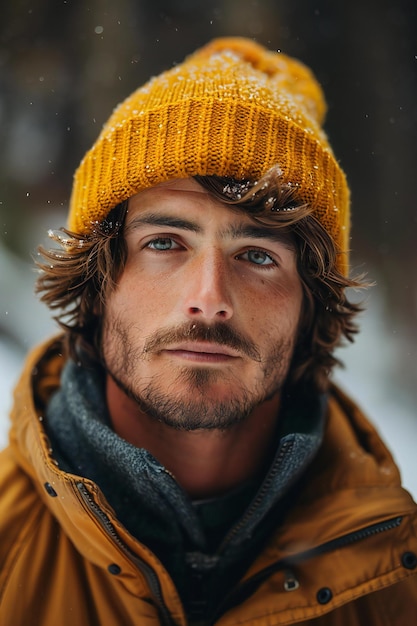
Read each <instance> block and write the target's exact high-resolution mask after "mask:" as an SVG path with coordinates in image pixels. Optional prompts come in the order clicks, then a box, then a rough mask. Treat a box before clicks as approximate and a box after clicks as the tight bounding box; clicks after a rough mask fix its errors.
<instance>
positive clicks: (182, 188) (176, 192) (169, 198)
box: [127, 178, 229, 223]
mask: <svg viewBox="0 0 417 626" xmlns="http://www.w3.org/2000/svg"><path fill="white" fill-rule="evenodd" d="M155 205H156V206H158V208H159V209H160V210H161V211H162V210H163V209H169V208H172V209H177V210H178V209H179V210H181V208H182V207H184V206H186V207H187V208H188V210H191V211H192V209H193V206H194V207H195V213H196V217H197V216H198V213H199V211H198V209H199V208H201V206H207V205H213V206H216V205H217V206H222V207H224V208H225V209H227V208H229V207H228V206H227V205H225V204H224V203H222V202H221V201H220V200H217V199H216V198H214V197H213V196H212V195H211V194H210V193H209V192H208V191H207V190H206V189H204V188H203V187H202V186H201V185H200V184H199V183H198V182H197V181H196V180H194V179H193V178H177V179H175V180H170V181H165V182H163V183H159V184H158V185H155V186H154V187H150V188H149V189H145V190H143V191H140V192H139V193H137V194H136V195H134V196H132V197H131V198H130V199H129V203H128V215H127V222H128V223H129V221H131V220H132V219H133V218H134V216H135V215H136V214H137V213H140V212H143V211H146V209H151V208H152V209H154V208H155Z"/></svg>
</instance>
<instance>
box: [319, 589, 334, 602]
mask: <svg viewBox="0 0 417 626" xmlns="http://www.w3.org/2000/svg"><path fill="white" fill-rule="evenodd" d="M332 598H333V594H332V592H331V590H330V589H329V588H328V587H322V588H321V589H319V590H318V592H317V602H319V603H320V604H327V603H328V602H330V600H331V599H332Z"/></svg>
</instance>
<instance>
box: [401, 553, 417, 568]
mask: <svg viewBox="0 0 417 626" xmlns="http://www.w3.org/2000/svg"><path fill="white" fill-rule="evenodd" d="M401 563H402V564H403V566H404V567H405V568H406V569H415V568H416V567H417V556H416V555H415V554H414V552H404V554H403V555H402V557H401Z"/></svg>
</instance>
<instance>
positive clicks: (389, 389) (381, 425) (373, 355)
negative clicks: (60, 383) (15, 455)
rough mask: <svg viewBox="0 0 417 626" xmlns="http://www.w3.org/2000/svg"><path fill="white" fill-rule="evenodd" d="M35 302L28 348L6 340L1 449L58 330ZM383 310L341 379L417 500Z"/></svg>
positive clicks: (346, 353)
mask: <svg viewBox="0 0 417 626" xmlns="http://www.w3.org/2000/svg"><path fill="white" fill-rule="evenodd" d="M31 298H32V296H30V297H28V296H26V301H25V302H21V303H20V305H21V306H26V307H29V310H33V312H34V314H35V315H34V317H33V318H32V319H34V318H36V319H37V324H33V323H32V324H31V326H30V330H29V329H26V335H25V339H24V342H23V343H24V345H25V348H22V347H18V346H17V344H14V343H12V342H11V341H5V340H4V339H3V340H2V339H1V337H0V448H1V447H3V446H4V445H5V444H6V441H7V430H8V420H7V414H8V411H9V408H10V406H11V401H12V397H11V392H12V388H13V386H14V384H15V382H16V379H17V376H18V374H19V371H20V369H21V366H22V363H23V359H24V351H25V349H27V348H29V347H30V345H33V344H34V343H36V342H37V341H40V340H41V339H42V338H43V337H45V336H46V335H45V330H46V329H48V330H50V332H53V331H54V328H55V327H54V326H53V324H52V323H50V322H49V321H47V312H46V311H44V310H43V309H41V308H37V307H38V306H39V305H38V304H37V303H36V301H35V300H34V298H33V302H32V301H31ZM381 309H382V307H381V306H380V305H379V304H378V303H377V302H373V304H372V306H371V307H370V310H369V312H368V313H366V314H365V315H364V316H363V320H362V324H361V327H362V332H361V334H360V335H359V337H358V339H357V342H356V343H355V344H354V345H353V346H352V347H349V348H345V349H343V351H342V352H341V353H340V356H341V358H342V359H343V360H344V362H345V363H346V366H347V367H346V370H345V371H340V372H339V373H338V375H337V377H336V378H337V381H338V382H339V383H340V384H341V385H342V386H343V387H344V389H345V390H347V391H348V392H349V393H350V394H351V395H352V396H353V398H354V399H355V400H356V401H357V402H358V403H359V404H360V406H361V407H362V408H363V409H365V411H366V413H367V414H368V416H369V417H370V418H371V419H372V421H373V423H374V424H375V425H376V427H377V428H378V430H379V431H380V433H381V435H382V437H383V438H384V440H385V441H386V442H387V444H388V446H389V447H390V449H391V450H392V451H393V453H394V456H395V458H396V461H397V463H398V465H399V467H400V470H401V472H402V476H403V483H404V485H405V487H406V488H407V489H408V490H409V491H410V492H411V493H412V494H413V496H414V497H415V498H416V499H417V472H416V471H415V467H416V456H415V442H416V439H417V437H416V435H417V416H416V410H415V409H416V407H413V406H412V402H411V400H410V399H408V400H407V397H406V394H404V393H403V392H402V391H400V390H399V388H398V387H397V386H396V384H395V375H394V374H395V373H393V372H392V371H391V370H392V367H393V366H392V365H391V364H392V363H395V361H396V358H394V357H397V356H398V355H393V351H395V350H396V349H399V348H398V347H396V346H395V344H390V345H389V344H388V343H387V342H386V341H385V340H384V339H385V335H386V330H385V329H384V327H383V322H382V314H381ZM11 314H13V312H12V311H11ZM48 319H49V318H48Z"/></svg>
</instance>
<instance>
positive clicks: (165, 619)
mask: <svg viewBox="0 0 417 626" xmlns="http://www.w3.org/2000/svg"><path fill="white" fill-rule="evenodd" d="M77 489H78V491H79V493H80V495H81V497H82V499H83V502H84V503H85V505H86V506H87V507H88V509H89V510H90V511H91V513H92V514H93V515H94V517H95V518H96V519H97V520H98V522H99V523H100V525H101V526H102V528H103V529H104V531H105V532H106V534H107V535H109V536H110V538H111V540H112V541H113V542H114V543H115V544H116V545H117V546H118V548H119V549H120V550H121V551H122V552H123V553H124V554H125V555H126V556H127V557H128V559H129V560H130V561H132V562H133V564H134V565H136V567H137V568H138V569H139V570H140V572H141V573H142V574H143V576H144V577H145V579H146V581H147V583H148V585H149V587H150V590H151V592H152V595H153V596H154V598H155V600H156V602H157V608H158V611H159V614H160V617H161V618H162V624H163V625H165V626H175V622H174V621H173V620H172V617H171V614H170V612H169V610H168V607H167V606H166V604H165V602H164V599H163V596H162V590H161V584H160V582H159V578H158V576H157V574H156V572H155V570H154V569H153V568H152V567H151V566H150V565H148V564H147V563H145V561H143V560H142V559H140V558H139V557H138V556H137V555H136V554H135V553H134V552H132V551H131V550H130V549H129V548H128V547H127V546H126V544H125V543H123V541H122V540H121V539H120V537H119V535H118V534H117V532H116V530H115V528H114V526H113V524H112V523H111V521H110V519H109V518H108V516H107V515H106V514H105V513H104V511H103V510H102V509H101V508H100V507H99V506H98V504H97V503H96V502H95V500H94V498H93V497H92V495H91V494H90V492H89V491H88V489H87V488H86V486H85V485H84V483H82V482H79V483H77Z"/></svg>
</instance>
